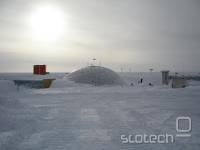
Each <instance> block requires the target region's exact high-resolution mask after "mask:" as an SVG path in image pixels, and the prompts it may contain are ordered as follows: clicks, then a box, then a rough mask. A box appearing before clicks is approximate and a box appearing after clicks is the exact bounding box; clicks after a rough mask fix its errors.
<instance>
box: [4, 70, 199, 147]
mask: <svg viewBox="0 0 200 150" xmlns="http://www.w3.org/2000/svg"><path fill="white" fill-rule="evenodd" d="M52 76H53V77H55V78H57V80H55V81H54V82H53V84H52V87H51V88H50V89H39V90H37V89H25V88H20V89H17V87H15V85H14V84H13V82H12V81H11V80H12V79H16V78H23V77H28V78H34V77H33V76H31V75H27V74H21V75H20V74H17V75H14V74H7V75H0V79H2V80H0V150H134V149H137V150H150V149H152V150H199V149H200V128H199V126H200V105H199V104H200V102H199V100H200V99H199V97H200V84H199V82H194V81H191V82H190V86H189V87H187V88H184V89H171V88H169V87H163V86H162V85H161V84H160V81H161V79H160V76H161V75H160V73H140V74H138V73H121V76H122V77H123V78H124V79H125V80H126V82H127V83H134V86H124V87H121V86H113V87H111V86H109V87H108V86H100V87H96V86H92V85H84V84H77V83H74V82H72V81H69V80H68V78H67V76H64V74H55V75H52ZM141 77H142V78H143V79H144V83H143V84H138V80H140V78H141ZM149 82H151V83H153V84H154V86H153V87H151V86H148V83H149ZM179 116H189V117H191V118H192V132H191V134H192V136H191V137H188V138H176V139H175V142H174V143H171V144H123V143H122V141H121V140H120V136H121V135H122V134H127V135H128V134H136V133H140V134H143V133H145V134H162V133H169V134H176V128H175V127H176V126H175V122H176V118H177V117H179Z"/></svg>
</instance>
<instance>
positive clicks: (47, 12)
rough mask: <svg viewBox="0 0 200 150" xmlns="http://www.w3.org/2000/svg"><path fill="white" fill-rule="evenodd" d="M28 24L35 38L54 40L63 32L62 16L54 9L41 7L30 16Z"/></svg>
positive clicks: (63, 22)
mask: <svg viewBox="0 0 200 150" xmlns="http://www.w3.org/2000/svg"><path fill="white" fill-rule="evenodd" d="M30 24H31V28H32V32H33V35H34V37H35V38H37V39H39V40H55V39H57V38H59V37H60V36H61V35H62V33H63V32H64V25H65V21H64V15H63V13H62V12H61V10H59V9H57V8H55V7H52V6H42V7H39V8H37V9H36V10H35V11H34V12H33V13H32V14H31V17H30Z"/></svg>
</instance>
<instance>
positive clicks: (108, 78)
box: [68, 66, 125, 86]
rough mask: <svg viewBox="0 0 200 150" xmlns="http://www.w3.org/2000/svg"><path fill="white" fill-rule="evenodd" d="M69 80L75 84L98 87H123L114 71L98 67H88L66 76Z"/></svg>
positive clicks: (120, 79) (122, 81)
mask: <svg viewBox="0 0 200 150" xmlns="http://www.w3.org/2000/svg"><path fill="white" fill-rule="evenodd" d="M68 77H69V79H70V80H72V81H74V82H77V83H86V84H92V85H96V86H100V85H124V84H125V82H124V80H123V79H122V78H121V77H120V76H119V75H118V74H117V73H115V72H114V71H112V70H110V69H107V68H104V67H100V66H89V67H86V68H82V69H80V70H77V71H75V72H72V73H71V74H69V75H68Z"/></svg>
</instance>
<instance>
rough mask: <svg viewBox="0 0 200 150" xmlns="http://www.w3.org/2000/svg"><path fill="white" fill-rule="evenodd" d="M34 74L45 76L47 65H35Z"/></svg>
mask: <svg viewBox="0 0 200 150" xmlns="http://www.w3.org/2000/svg"><path fill="white" fill-rule="evenodd" d="M33 74H36V75H45V74H47V72H46V65H34V66H33Z"/></svg>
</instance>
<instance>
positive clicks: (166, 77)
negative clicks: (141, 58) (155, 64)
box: [161, 70, 169, 85]
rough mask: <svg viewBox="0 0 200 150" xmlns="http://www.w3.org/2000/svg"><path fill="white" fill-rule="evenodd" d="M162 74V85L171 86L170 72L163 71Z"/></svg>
mask: <svg viewBox="0 0 200 150" xmlns="http://www.w3.org/2000/svg"><path fill="white" fill-rule="evenodd" d="M161 73H162V84H163V85H168V84H169V71H168V70H163V71H161Z"/></svg>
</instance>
